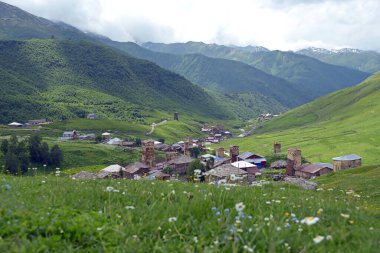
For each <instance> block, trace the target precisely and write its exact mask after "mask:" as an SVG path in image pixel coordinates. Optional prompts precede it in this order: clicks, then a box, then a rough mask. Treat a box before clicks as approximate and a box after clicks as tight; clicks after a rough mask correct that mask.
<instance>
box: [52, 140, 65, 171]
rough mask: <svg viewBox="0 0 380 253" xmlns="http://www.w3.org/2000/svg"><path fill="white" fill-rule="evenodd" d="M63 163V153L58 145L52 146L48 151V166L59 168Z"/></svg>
mask: <svg viewBox="0 0 380 253" xmlns="http://www.w3.org/2000/svg"><path fill="white" fill-rule="evenodd" d="M62 162H63V153H62V150H61V149H60V148H59V146H58V145H54V146H53V147H52V148H51V150H50V164H51V165H53V166H57V167H59V166H61V164H62Z"/></svg>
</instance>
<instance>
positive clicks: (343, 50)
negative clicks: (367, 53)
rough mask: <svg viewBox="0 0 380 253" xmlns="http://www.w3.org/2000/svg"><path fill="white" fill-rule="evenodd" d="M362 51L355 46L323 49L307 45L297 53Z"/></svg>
mask: <svg viewBox="0 0 380 253" xmlns="http://www.w3.org/2000/svg"><path fill="white" fill-rule="evenodd" d="M361 52H364V51H363V50H360V49H355V48H342V49H325V48H318V47H308V48H305V49H301V50H298V51H297V53H301V54H305V53H313V54H342V53H361Z"/></svg>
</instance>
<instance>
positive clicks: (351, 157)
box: [333, 154, 362, 161]
mask: <svg viewBox="0 0 380 253" xmlns="http://www.w3.org/2000/svg"><path fill="white" fill-rule="evenodd" d="M359 159H362V158H361V157H360V156H358V155H356V154H351V155H345V156H340V157H334V158H333V160H334V161H353V160H359Z"/></svg>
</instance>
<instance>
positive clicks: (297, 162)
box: [286, 148, 302, 176]
mask: <svg viewBox="0 0 380 253" xmlns="http://www.w3.org/2000/svg"><path fill="white" fill-rule="evenodd" d="M301 164H302V162H301V150H299V149H295V148H290V149H288V160H287V163H286V175H287V176H294V174H295V170H296V168H298V167H299V166H301Z"/></svg>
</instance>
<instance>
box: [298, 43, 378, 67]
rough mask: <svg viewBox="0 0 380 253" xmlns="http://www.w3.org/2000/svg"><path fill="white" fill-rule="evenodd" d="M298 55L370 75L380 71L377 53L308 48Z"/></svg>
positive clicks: (347, 49)
mask: <svg viewBox="0 0 380 253" xmlns="http://www.w3.org/2000/svg"><path fill="white" fill-rule="evenodd" d="M296 53H297V54H303V55H307V56H309V57H313V58H315V59H318V60H320V61H323V62H326V63H329V64H334V65H339V66H345V67H349V68H353V69H357V70H360V71H364V72H368V73H375V72H376V71H379V70H380V53H378V52H375V51H363V50H358V49H350V48H345V49H341V50H327V49H323V48H306V49H302V50H299V51H297V52H296Z"/></svg>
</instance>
